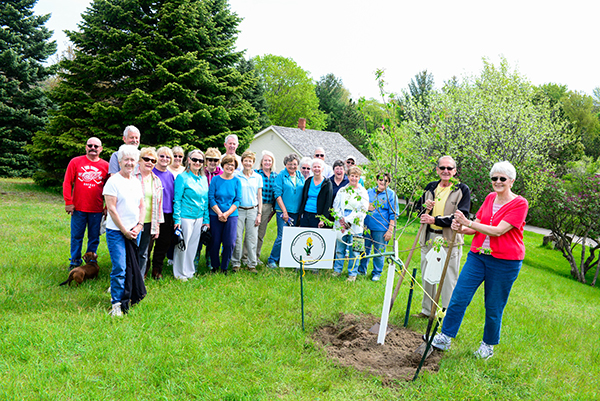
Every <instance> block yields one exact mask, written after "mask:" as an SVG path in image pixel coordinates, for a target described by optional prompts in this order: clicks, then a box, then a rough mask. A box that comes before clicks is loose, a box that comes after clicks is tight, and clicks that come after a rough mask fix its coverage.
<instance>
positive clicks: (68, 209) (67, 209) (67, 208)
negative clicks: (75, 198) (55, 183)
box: [65, 205, 75, 215]
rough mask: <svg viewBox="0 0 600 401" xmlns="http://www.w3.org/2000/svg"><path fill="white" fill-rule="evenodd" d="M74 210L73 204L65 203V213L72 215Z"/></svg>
mask: <svg viewBox="0 0 600 401" xmlns="http://www.w3.org/2000/svg"><path fill="white" fill-rule="evenodd" d="M74 211H75V205H65V212H67V214H70V215H73V212H74Z"/></svg>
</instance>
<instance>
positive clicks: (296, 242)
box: [279, 227, 336, 269]
mask: <svg viewBox="0 0 600 401" xmlns="http://www.w3.org/2000/svg"><path fill="white" fill-rule="evenodd" d="M335 241H336V235H335V231H334V230H331V229H327V228H309V227H283V239H282V242H281V259H280V261H279V267H292V268H299V267H300V260H301V259H300V258H302V261H303V262H304V267H305V268H307V269H309V268H310V269H332V268H333V258H334V255H335Z"/></svg>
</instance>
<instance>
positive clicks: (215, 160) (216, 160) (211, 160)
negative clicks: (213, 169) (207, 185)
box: [206, 157, 219, 163]
mask: <svg viewBox="0 0 600 401" xmlns="http://www.w3.org/2000/svg"><path fill="white" fill-rule="evenodd" d="M206 160H207V161H209V162H213V163H216V162H218V161H219V159H213V158H210V157H209V158H207V159H206Z"/></svg>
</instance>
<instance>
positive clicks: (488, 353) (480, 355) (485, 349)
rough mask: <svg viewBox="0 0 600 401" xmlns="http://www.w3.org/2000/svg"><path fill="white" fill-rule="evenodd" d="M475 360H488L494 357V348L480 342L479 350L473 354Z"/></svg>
mask: <svg viewBox="0 0 600 401" xmlns="http://www.w3.org/2000/svg"><path fill="white" fill-rule="evenodd" d="M474 355H475V358H477V359H490V358H491V357H493V356H494V346H493V345H489V344H486V343H484V342H483V341H482V342H481V345H480V346H479V349H478V350H477V351H475V353H474Z"/></svg>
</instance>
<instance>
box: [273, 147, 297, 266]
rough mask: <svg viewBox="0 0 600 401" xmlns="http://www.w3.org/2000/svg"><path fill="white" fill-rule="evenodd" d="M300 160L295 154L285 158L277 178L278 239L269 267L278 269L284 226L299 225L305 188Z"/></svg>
mask: <svg viewBox="0 0 600 401" xmlns="http://www.w3.org/2000/svg"><path fill="white" fill-rule="evenodd" d="M299 162H300V160H299V159H298V156H297V155H296V154H295V153H291V154H289V155H287V156H286V157H284V159H283V164H284V165H285V169H283V170H281V172H280V173H279V174H278V175H277V178H275V188H274V191H273V192H274V196H275V202H276V205H275V211H276V213H277V238H276V239H275V243H274V244H273V249H271V255H269V260H268V267H269V268H271V269H275V268H277V263H279V259H280V257H281V240H282V238H283V226H284V224H287V225H288V226H295V225H297V224H298V214H299V212H300V202H301V201H302V196H301V195H302V190H303V188H304V177H303V176H302V174H300V172H299V171H298V163H299Z"/></svg>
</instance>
